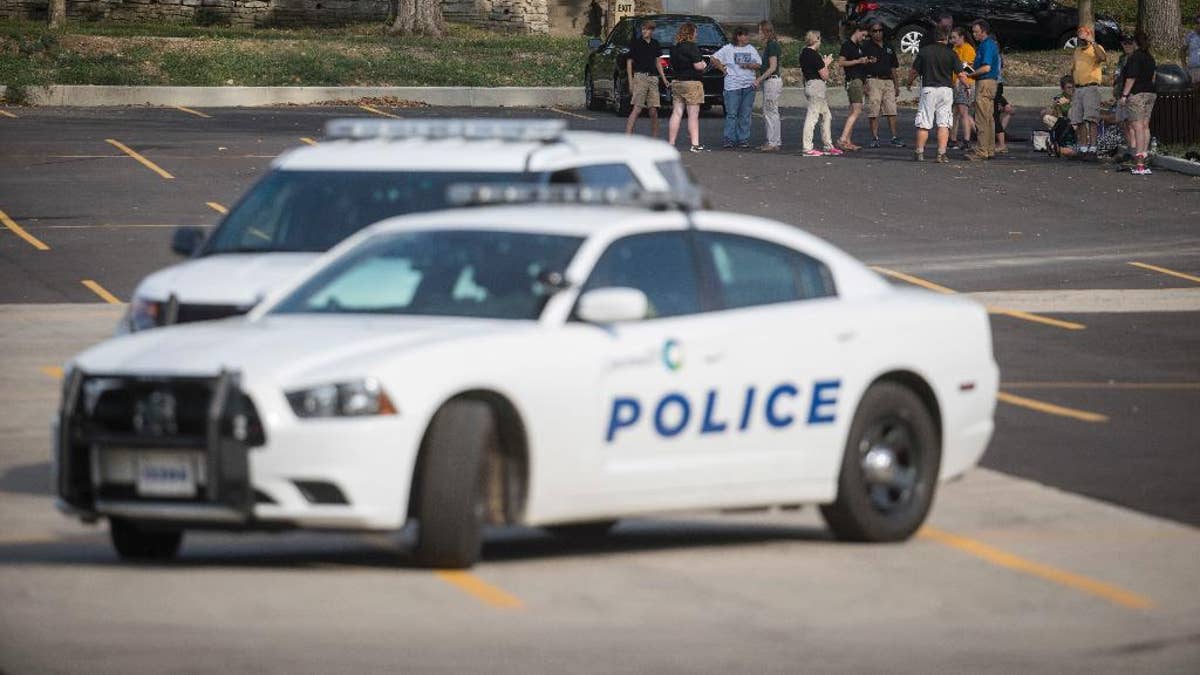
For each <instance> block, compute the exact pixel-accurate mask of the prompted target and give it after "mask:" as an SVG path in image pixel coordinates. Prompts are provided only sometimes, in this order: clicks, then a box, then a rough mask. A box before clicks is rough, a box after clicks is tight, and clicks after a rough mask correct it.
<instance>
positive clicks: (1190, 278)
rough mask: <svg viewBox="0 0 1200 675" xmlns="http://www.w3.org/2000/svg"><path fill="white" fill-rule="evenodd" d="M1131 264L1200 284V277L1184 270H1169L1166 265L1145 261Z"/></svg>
mask: <svg viewBox="0 0 1200 675" xmlns="http://www.w3.org/2000/svg"><path fill="white" fill-rule="evenodd" d="M1129 264H1130V265H1133V266H1134V267H1140V268H1142V269H1144V270H1150V271H1152V272H1158V273H1160V274H1169V275H1170V276H1173V277H1179V278H1180V279H1187V280H1188V281H1194V282H1195V283H1198V284H1200V277H1198V276H1194V275H1191V274H1185V273H1183V272H1176V271H1175V270H1169V269H1167V268H1165V267H1159V266H1158V265H1147V264H1146V263H1144V262H1131V263H1129Z"/></svg>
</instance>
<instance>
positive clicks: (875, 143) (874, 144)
mask: <svg viewBox="0 0 1200 675" xmlns="http://www.w3.org/2000/svg"><path fill="white" fill-rule="evenodd" d="M867 147H868V148H878V147H879V139H878V138H872V139H871V142H870V143H867Z"/></svg>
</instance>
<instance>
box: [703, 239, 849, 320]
mask: <svg viewBox="0 0 1200 675" xmlns="http://www.w3.org/2000/svg"><path fill="white" fill-rule="evenodd" d="M699 241H700V248H701V250H702V251H703V255H704V256H706V260H705V261H704V262H705V263H706V264H708V265H709V266H710V269H711V270H712V274H713V276H715V277H716V285H717V287H718V289H719V292H720V293H721V296H722V299H723V300H724V303H723V306H724V307H726V308H728V309H735V308H738V307H754V306H756V305H769V304H774V303H778V302H793V301H796V300H806V299H810V298H820V297H826V296H829V295H833V294H834V288H833V280H832V276H831V275H830V274H829V268H828V267H827V266H826V265H824V264H823V263H821V262H820V261H818V260H816V259H815V258H813V257H811V256H807V255H805V254H803V253H800V252H799V251H795V250H793V249H790V248H787V247H785V246H780V245H778V244H772V243H770V242H766V241H762V240H761V239H754V238H751V237H743V236H738V235H730V234H715V233H701V234H699Z"/></svg>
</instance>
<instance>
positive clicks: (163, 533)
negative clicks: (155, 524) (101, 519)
mask: <svg viewBox="0 0 1200 675" xmlns="http://www.w3.org/2000/svg"><path fill="white" fill-rule="evenodd" d="M108 533H109V537H110V538H111V539H112V545H113V548H114V549H116V550H117V555H119V556H121V558H122V559H123V560H170V559H172V558H174V557H175V556H176V554H178V553H179V547H180V546H181V545H182V544H183V531H182V530H155V529H150V528H147V527H145V526H143V525H139V524H138V523H135V522H133V521H130V520H126V519H124V518H110V519H109V522H108Z"/></svg>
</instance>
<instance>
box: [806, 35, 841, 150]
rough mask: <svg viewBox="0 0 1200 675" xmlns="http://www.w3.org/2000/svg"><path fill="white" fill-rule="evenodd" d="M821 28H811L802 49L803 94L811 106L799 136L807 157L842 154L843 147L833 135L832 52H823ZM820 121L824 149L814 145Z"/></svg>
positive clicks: (807, 110)
mask: <svg viewBox="0 0 1200 675" xmlns="http://www.w3.org/2000/svg"><path fill="white" fill-rule="evenodd" d="M820 47H821V32H820V31H815V30H810V31H808V32H807V33H805V34H804V49H802V50H800V72H801V73H802V74H803V75H804V97H805V98H806V99H808V108H807V109H806V110H805V113H804V135H803V136H801V138H800V140H801V142H802V143H803V145H804V156H805V157H823V156H825V155H840V154H842V151H841V150H838V149H837V148H835V147H833V136H832V133H831V131H830V125H831V124H832V122H833V116H832V114H831V113H830V112H829V101H828V100H826V98H825V90H826V84H825V82H826V80H828V79H829V64H830V63H833V56H832V55H830V54H826V55H824V56H821V52H820V51H819V49H820ZM818 119H819V120H820V122H821V142H822V143H823V144H824V148H825V149H824V152H822V151H821V150H817V149H815V148H813V131H814V130H815V129H816V126H817V120H818Z"/></svg>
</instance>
